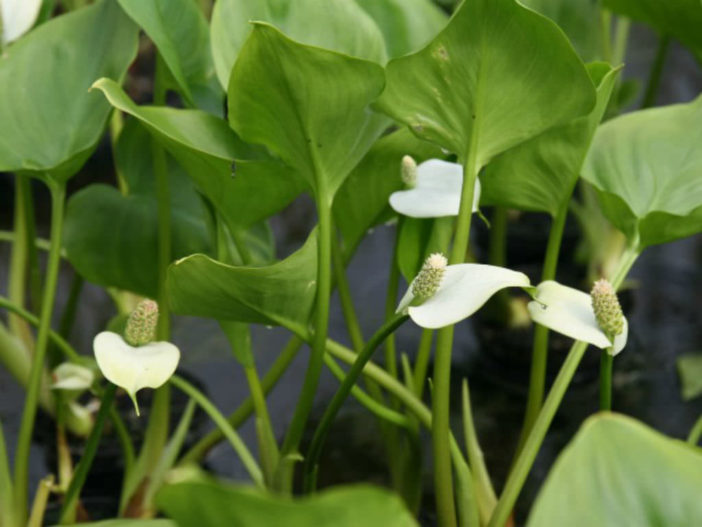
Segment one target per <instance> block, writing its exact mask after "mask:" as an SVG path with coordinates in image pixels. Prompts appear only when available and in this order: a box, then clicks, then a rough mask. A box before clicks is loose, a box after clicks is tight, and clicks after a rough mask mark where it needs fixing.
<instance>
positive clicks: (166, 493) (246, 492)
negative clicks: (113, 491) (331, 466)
mask: <svg viewBox="0 0 702 527" xmlns="http://www.w3.org/2000/svg"><path fill="white" fill-rule="evenodd" d="M156 502H157V505H158V507H159V508H161V509H162V510H164V511H165V512H166V514H167V515H168V516H170V517H172V518H173V519H175V520H176V521H177V522H178V524H180V525H200V526H201V527H215V526H217V527H219V526H221V525H232V526H233V525H236V526H237V527H311V526H314V527H359V526H360V525H363V527H416V526H417V522H416V521H415V520H414V518H412V515H411V514H410V513H409V511H407V509H405V506H404V505H403V503H402V500H401V499H400V498H399V497H398V496H396V495H394V494H392V493H391V492H389V491H387V490H384V489H381V488H378V487H371V486H369V485H357V486H349V487H337V488H333V489H329V490H324V491H321V492H319V493H316V494H313V495H312V496H309V497H305V498H301V499H291V498H288V497H282V496H276V495H275V494H272V493H269V492H266V491H261V490H257V489H253V488H250V487H242V486H230V485H223V484H220V483H211V482H198V483H191V482H184V483H176V484H174V485H166V486H165V487H163V488H162V489H161V490H160V491H159V493H158V495H157V497H156Z"/></svg>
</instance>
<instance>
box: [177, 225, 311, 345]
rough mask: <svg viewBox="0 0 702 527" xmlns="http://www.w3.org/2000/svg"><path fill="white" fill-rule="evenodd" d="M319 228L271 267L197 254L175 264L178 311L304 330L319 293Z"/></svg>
mask: <svg viewBox="0 0 702 527" xmlns="http://www.w3.org/2000/svg"><path fill="white" fill-rule="evenodd" d="M316 251H317V233H316V231H314V232H313V233H312V234H311V235H310V236H309V238H308V240H307V242H306V243H305V245H304V246H303V247H302V248H301V249H300V250H299V251H297V252H295V253H293V254H292V255H291V256H289V257H288V258H286V259H285V260H282V261H280V262H277V263H275V264H273V265H269V266H266V267H241V266H233V265H227V264H225V263H222V262H218V261H216V260H213V259H211V258H209V257H208V256H205V255H203V254H195V255H192V256H189V257H187V258H183V259H182V260H178V261H177V262H175V263H173V264H171V266H170V267H169V269H168V294H169V298H170V302H171V307H172V308H173V311H174V312H175V313H179V314H182V315H193V316H199V317H208V318H214V319H218V320H236V321H239V322H253V323H259V324H276V325H281V326H285V327H287V328H290V329H293V330H298V329H302V330H303V331H304V330H305V328H306V325H307V321H308V319H309V316H310V313H311V311H312V306H313V304H314V297H315V293H316V276H317V263H316V262H317V259H316Z"/></svg>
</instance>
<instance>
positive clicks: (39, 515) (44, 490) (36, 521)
mask: <svg viewBox="0 0 702 527" xmlns="http://www.w3.org/2000/svg"><path fill="white" fill-rule="evenodd" d="M53 487H54V475H53V474H50V475H48V476H46V477H45V478H43V479H42V480H41V481H40V482H39V486H38V487H37V493H36V494H35V495H34V503H32V513H31V514H30V515H29V520H28V521H27V527H41V526H42V525H44V513H45V512H46V504H47V503H48V502H49V496H50V495H51V489H52V488H53Z"/></svg>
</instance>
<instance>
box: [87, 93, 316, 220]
mask: <svg viewBox="0 0 702 527" xmlns="http://www.w3.org/2000/svg"><path fill="white" fill-rule="evenodd" d="M95 87H96V88H98V89H100V90H102V91H103V93H104V94H105V96H106V97H107V98H108V100H109V101H110V103H112V105H114V106H115V107H116V108H118V109H120V110H122V111H124V112H126V113H128V114H130V115H132V116H134V117H136V118H137V119H139V120H140V121H141V122H142V123H144V125H146V127H147V129H148V130H149V131H150V132H151V133H153V134H154V136H155V137H156V139H157V140H158V141H159V142H161V143H162V144H163V146H164V147H165V148H166V149H167V150H168V151H169V153H170V154H171V155H173V157H175V158H176V159H177V160H178V162H179V163H180V164H181V165H182V166H183V167H184V168H185V170H186V171H187V173H188V175H189V176H190V177H191V178H192V179H193V181H194V182H195V184H196V186H197V187H198V189H199V190H200V191H201V192H202V193H203V194H204V195H205V196H207V198H208V199H209V200H210V202H211V203H212V204H213V205H214V207H215V209H216V210H217V212H218V213H219V214H221V215H222V217H223V218H224V219H225V221H226V222H227V224H228V226H229V227H230V229H233V230H234V229H238V228H240V227H248V226H250V225H253V224H254V223H257V222H259V221H261V220H264V219H266V218H268V217H269V216H271V215H273V214H275V213H276V212H278V211H279V210H281V209H282V208H284V207H285V206H286V205H287V204H288V203H290V202H291V201H292V200H293V199H294V198H295V197H296V196H297V195H298V194H299V193H300V192H301V191H302V188H303V182H302V181H301V180H300V179H299V178H298V177H297V176H296V175H295V174H293V173H291V171H290V169H288V168H286V167H285V166H284V165H283V164H282V163H280V162H278V161H276V160H273V159H271V158H270V157H269V156H267V155H266V154H265V153H264V152H261V151H260V149H259V150H256V149H254V148H252V147H251V146H250V145H246V144H245V143H243V142H242V141H241V140H240V139H239V138H238V137H237V136H236V134H235V133H234V132H232V130H231V129H230V128H229V127H228V126H227V123H226V122H225V121H223V120H221V119H217V118H216V117H214V116H212V115H209V114H207V113H205V112H202V111H199V110H180V109H175V108H167V107H155V106H138V105H136V104H135V103H134V101H132V100H131V99H130V98H129V97H128V96H127V95H126V94H125V93H124V91H123V90H122V89H121V88H120V87H119V85H117V84H116V83H115V82H113V81H111V80H109V79H100V81H98V82H97V83H95ZM252 196H255V199H252Z"/></svg>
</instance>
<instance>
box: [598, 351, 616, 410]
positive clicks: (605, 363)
mask: <svg viewBox="0 0 702 527" xmlns="http://www.w3.org/2000/svg"><path fill="white" fill-rule="evenodd" d="M613 362H614V356H612V355H611V354H610V353H609V351H607V350H602V353H601V355H600V410H601V411H603V412H609V411H610V410H612V364H613Z"/></svg>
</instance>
